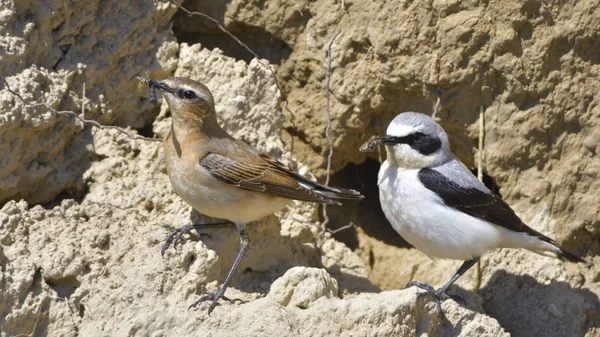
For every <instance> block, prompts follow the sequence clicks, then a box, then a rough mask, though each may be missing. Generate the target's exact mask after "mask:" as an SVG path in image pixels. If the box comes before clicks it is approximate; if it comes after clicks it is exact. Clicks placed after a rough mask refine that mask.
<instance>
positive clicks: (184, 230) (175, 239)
mask: <svg viewBox="0 0 600 337" xmlns="http://www.w3.org/2000/svg"><path fill="white" fill-rule="evenodd" d="M231 225H234V223H233V222H231V221H219V222H213V223H208V224H191V225H185V226H181V227H179V228H175V229H173V230H172V231H171V233H169V236H167V239H166V240H165V243H164V244H163V245H162V247H161V248H160V255H161V256H164V255H165V251H167V248H169V246H170V245H171V243H172V244H173V247H174V248H175V247H176V246H177V244H178V243H179V241H181V237H182V236H183V235H184V234H188V235H190V236H191V237H193V238H195V239H196V240H200V238H201V237H202V236H203V235H204V236H208V237H210V235H208V234H206V233H203V232H200V231H201V230H204V229H210V228H221V227H228V226H231ZM171 228H173V227H171ZM192 229H194V230H196V231H198V234H195V233H192V232H191V230H192Z"/></svg>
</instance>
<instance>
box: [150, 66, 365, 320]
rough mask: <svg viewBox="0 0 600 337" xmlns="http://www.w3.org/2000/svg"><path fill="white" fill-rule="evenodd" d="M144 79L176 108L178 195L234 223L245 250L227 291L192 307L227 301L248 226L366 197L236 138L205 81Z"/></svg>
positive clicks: (171, 155) (169, 161)
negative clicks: (303, 206)
mask: <svg viewBox="0 0 600 337" xmlns="http://www.w3.org/2000/svg"><path fill="white" fill-rule="evenodd" d="M140 80H141V81H142V82H143V83H147V84H148V85H149V86H150V89H151V92H152V91H153V90H154V89H158V90H160V91H161V93H162V94H163V97H164V98H165V99H166V101H167V103H168V104H169V107H170V108H171V114H172V125H171V131H170V132H169V135H168V136H167V137H166V138H165V141H164V147H165V162H166V166H167V173H168V175H169V179H170V180H171V184H172V185H173V188H174V189H175V192H177V194H178V195H179V196H181V197H182V198H183V200H185V202H187V203H188V204H190V205H191V206H192V207H193V208H194V209H195V210H197V211H199V212H200V213H202V214H205V215H208V216H211V217H214V218H220V219H225V220H229V221H231V222H234V223H235V224H236V226H237V228H238V231H239V233H240V247H241V248H240V252H239V254H238V256H237V258H236V261H235V262H234V265H233V266H232V268H231V270H230V272H229V275H228V276H227V278H226V280H225V282H224V283H223V285H222V287H221V289H220V290H219V292H218V293H217V294H208V295H206V296H203V297H201V298H200V299H199V300H198V301H196V302H195V303H194V304H192V306H195V305H196V304H198V303H200V302H202V301H204V300H212V302H213V303H212V304H211V306H210V307H209V313H210V312H211V311H212V310H213V309H214V307H215V306H216V303H217V300H218V299H219V298H225V297H224V296H223V295H224V292H225V289H226V288H227V285H228V283H229V281H230V279H231V277H232V275H233V273H234V272H235V270H236V268H237V265H238V264H239V262H240V260H241V259H242V257H243V255H244V253H245V252H246V250H247V247H248V234H247V231H246V229H245V225H246V224H247V223H248V222H251V221H255V220H258V219H261V218H263V217H265V216H267V215H269V214H273V213H274V212H276V211H278V210H280V209H281V208H283V207H284V206H286V205H288V204H289V203H290V202H291V200H301V201H311V202H319V203H324V204H330V205H340V202H339V201H337V199H362V198H363V196H362V195H361V194H360V193H358V192H357V191H354V190H350V189H343V188H334V187H329V186H323V185H320V184H318V183H316V182H314V181H311V180H309V179H307V178H305V177H303V176H301V175H299V174H298V173H295V172H293V171H291V170H289V169H288V168H287V167H285V166H284V165H283V164H282V163H280V162H279V161H277V160H276V159H274V158H272V157H270V156H269V155H267V154H264V153H260V152H258V151H257V150H256V149H254V148H253V147H251V146H250V145H248V144H246V143H243V142H241V141H239V140H236V139H234V138H233V137H231V136H230V135H229V134H228V133H227V132H226V131H225V130H223V128H221V126H220V125H219V124H218V123H217V117H216V112H215V108H214V100H213V97H212V94H211V93H210V91H209V90H208V88H207V87H206V86H205V85H203V84H202V83H199V82H196V81H193V80H190V79H187V78H182V77H172V78H169V79H167V80H165V81H156V80H153V79H147V78H143V79H140ZM195 227H196V228H201V226H195ZM189 228H190V226H186V227H185V228H184V229H185V230H188V229H189ZM180 235H181V233H179V234H177V237H179V236H180ZM171 237H172V236H171ZM171 237H170V238H171ZM168 242H169V241H168ZM168 242H167V244H168ZM163 249H164V247H163Z"/></svg>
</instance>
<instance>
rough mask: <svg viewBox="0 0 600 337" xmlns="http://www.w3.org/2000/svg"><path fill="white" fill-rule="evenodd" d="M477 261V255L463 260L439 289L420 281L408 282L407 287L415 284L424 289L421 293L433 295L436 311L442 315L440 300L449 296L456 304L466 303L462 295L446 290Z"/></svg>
mask: <svg viewBox="0 0 600 337" xmlns="http://www.w3.org/2000/svg"><path fill="white" fill-rule="evenodd" d="M477 261H479V258H478V257H476V258H474V259H472V260H468V261H465V262H463V264H462V265H461V266H460V267H459V268H458V270H457V271H456V273H455V274H454V276H452V278H450V280H449V281H448V282H446V284H444V285H443V286H442V287H441V288H439V289H434V288H433V287H432V286H431V285H430V284H429V283H421V282H414V281H410V282H408V285H407V287H412V286H415V287H418V288H421V289H423V290H425V291H426V292H425V293H423V294H428V295H431V296H433V297H434V298H435V303H436V305H437V311H438V313H439V314H440V315H442V316H444V313H443V312H442V305H441V301H442V300H445V299H447V298H451V299H453V300H454V301H455V302H457V303H458V304H461V305H465V304H466V301H465V300H464V299H463V298H462V297H460V296H458V295H450V294H448V292H447V291H448V288H450V286H452V284H454V282H456V280H458V279H459V278H460V277H461V276H462V275H463V274H464V273H465V272H466V271H467V270H469V268H471V267H472V266H473V265H474V264H475V263H477Z"/></svg>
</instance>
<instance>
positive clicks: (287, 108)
mask: <svg viewBox="0 0 600 337" xmlns="http://www.w3.org/2000/svg"><path fill="white" fill-rule="evenodd" d="M162 1H168V2H170V3H172V4H174V5H175V6H177V8H179V9H180V10H182V11H183V12H184V13H186V14H187V15H189V16H194V15H196V16H199V17H201V18H204V19H206V20H208V21H210V22H212V23H214V24H215V25H217V27H218V28H219V30H220V31H222V32H223V33H225V34H226V35H227V36H229V37H230V38H232V39H233V40H234V41H235V42H237V43H238V44H239V45H240V46H242V48H244V49H245V50H246V51H247V52H249V53H250V54H252V56H254V58H255V59H256V61H257V62H258V63H259V64H260V65H261V66H263V67H264V68H266V69H267V70H269V72H270V73H271V75H272V76H273V80H274V81H275V85H276V86H277V90H279V93H280V94H281V98H282V100H283V104H284V109H285V111H287V112H288V113H289V114H290V116H291V118H290V123H292V129H294V130H296V124H295V123H294V118H295V117H296V114H295V112H294V111H292V110H291V109H290V107H289V102H288V99H287V95H286V94H285V92H284V91H283V88H282V87H281V85H280V84H279V81H278V80H277V74H276V73H275V70H273V67H271V66H270V65H268V64H265V63H264V62H263V61H261V59H260V56H258V54H257V53H256V52H255V51H254V50H252V48H250V47H248V45H247V44H245V43H244V42H242V40H240V39H239V38H238V37H237V36H235V35H234V34H233V33H231V32H230V31H228V30H227V28H225V27H224V26H223V25H222V24H221V23H220V22H219V21H218V20H217V19H215V18H213V17H212V16H210V15H208V14H204V13H202V12H192V11H190V10H188V9H187V8H185V7H183V6H182V5H181V4H180V3H178V2H176V1H175V0H162ZM293 142H294V137H292V144H291V148H293V147H294V143H293Z"/></svg>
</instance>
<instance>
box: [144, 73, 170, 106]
mask: <svg viewBox="0 0 600 337" xmlns="http://www.w3.org/2000/svg"><path fill="white" fill-rule="evenodd" d="M137 79H138V80H139V81H140V82H142V83H144V84H148V87H149V88H150V102H152V103H156V92H155V90H154V89H158V90H160V91H162V92H166V93H170V94H172V93H174V92H175V89H173V88H171V87H169V86H168V85H166V84H165V83H164V82H161V81H157V80H155V79H152V78H148V77H139V76H138V77H137Z"/></svg>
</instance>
